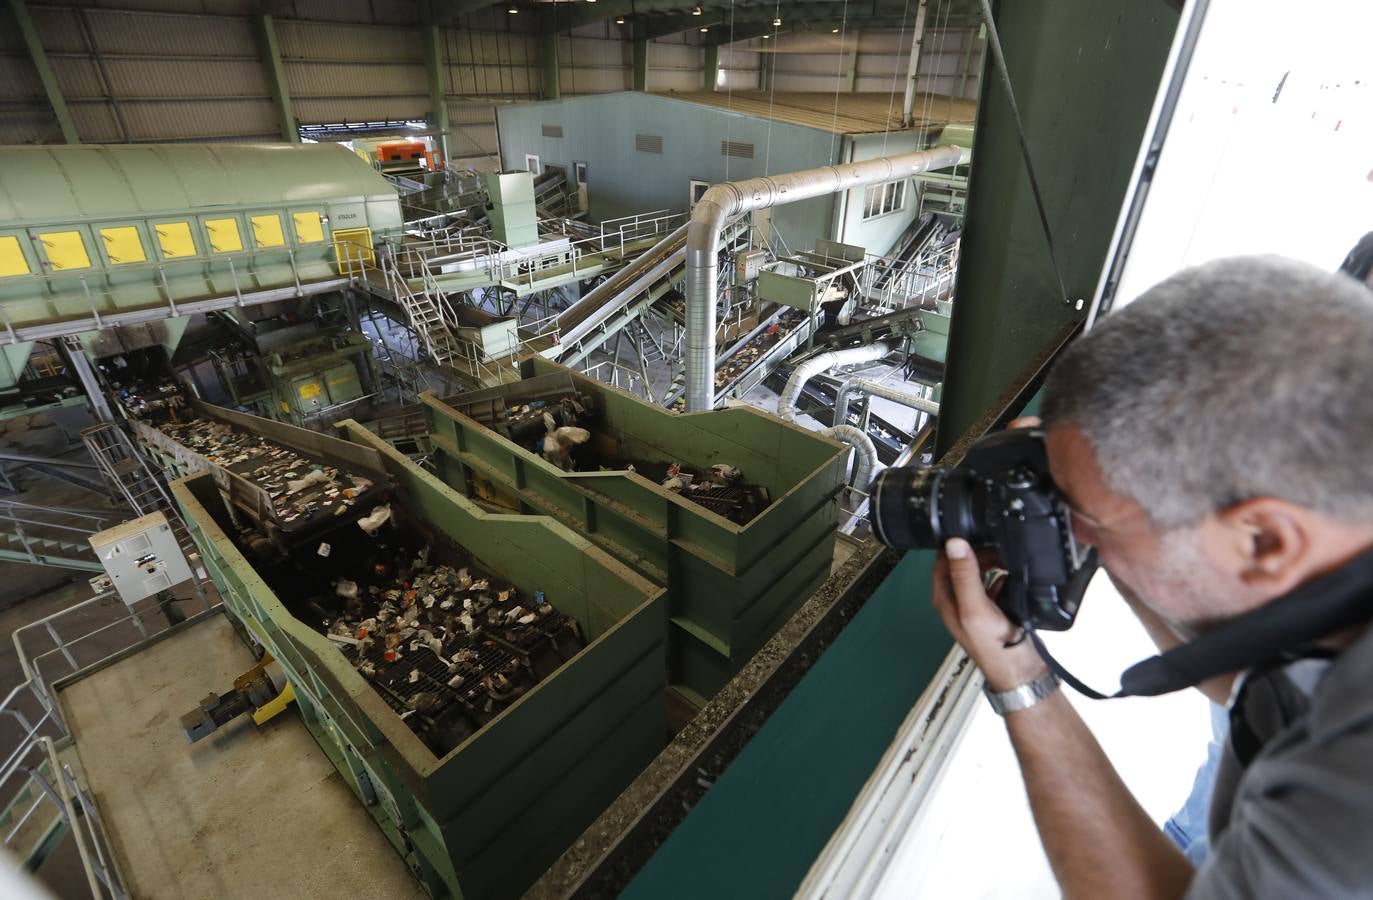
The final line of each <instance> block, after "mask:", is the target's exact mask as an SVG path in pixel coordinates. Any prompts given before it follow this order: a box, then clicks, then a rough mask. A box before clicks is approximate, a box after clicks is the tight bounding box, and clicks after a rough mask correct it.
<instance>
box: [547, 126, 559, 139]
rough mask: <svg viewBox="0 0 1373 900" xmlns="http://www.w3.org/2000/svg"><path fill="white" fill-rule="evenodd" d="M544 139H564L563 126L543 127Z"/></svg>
mask: <svg viewBox="0 0 1373 900" xmlns="http://www.w3.org/2000/svg"><path fill="white" fill-rule="evenodd" d="M543 136H544V137H562V136H563V127H562V126H561V125H545V126H544V127H543Z"/></svg>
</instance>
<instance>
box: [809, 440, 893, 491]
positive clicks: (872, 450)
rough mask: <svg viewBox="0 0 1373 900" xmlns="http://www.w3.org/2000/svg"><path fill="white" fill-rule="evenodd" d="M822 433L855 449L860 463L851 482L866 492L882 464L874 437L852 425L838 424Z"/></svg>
mask: <svg viewBox="0 0 1373 900" xmlns="http://www.w3.org/2000/svg"><path fill="white" fill-rule="evenodd" d="M820 433H821V434H823V435H824V436H825V437H830V438H834V439H835V440H836V441H842V442H844V443H845V444H848V445H849V446H850V447H852V448H853V449H854V455H855V456H856V457H857V461H858V464H857V466H856V467H855V468H854V470H853V481H851V482H849V483H850V484H851V485H853V486H854V487H856V488H857V489H858V490H860V491H863V492H864V493H866V492H867V490H868V488H869V487H870V486H871V485H872V473H873V472H876V471H877V468H878V466H880V465H881V463H880V462H879V460H878V459H877V446H876V445H875V444H873V442H872V438H870V437H868V436H867V434H865V433H864V432H863V429H861V428H855V427H853V426H852V425H836V426H834V427H833V428H826V429H825V430H824V431H822V432H820Z"/></svg>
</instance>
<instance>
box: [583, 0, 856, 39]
mask: <svg viewBox="0 0 1373 900" xmlns="http://www.w3.org/2000/svg"><path fill="white" fill-rule="evenodd" d="M587 2H588V3H589V2H591V0H587ZM838 33H839V29H838V28H831V29H830V34H838Z"/></svg>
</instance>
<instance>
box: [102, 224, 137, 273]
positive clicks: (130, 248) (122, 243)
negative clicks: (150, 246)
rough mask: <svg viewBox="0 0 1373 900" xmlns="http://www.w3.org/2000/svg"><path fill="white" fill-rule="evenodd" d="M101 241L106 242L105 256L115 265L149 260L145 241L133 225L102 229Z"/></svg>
mask: <svg viewBox="0 0 1373 900" xmlns="http://www.w3.org/2000/svg"><path fill="white" fill-rule="evenodd" d="M100 239H101V240H102V241H104V242H105V255H106V256H107V257H109V259H110V262H112V263H114V264H115V265H122V264H124V263H140V262H147V260H148V254H147V253H146V252H144V250H143V239H142V238H141V237H139V235H138V229H137V228H135V227H134V226H132V225H121V226H119V227H117V228H102V229H100Z"/></svg>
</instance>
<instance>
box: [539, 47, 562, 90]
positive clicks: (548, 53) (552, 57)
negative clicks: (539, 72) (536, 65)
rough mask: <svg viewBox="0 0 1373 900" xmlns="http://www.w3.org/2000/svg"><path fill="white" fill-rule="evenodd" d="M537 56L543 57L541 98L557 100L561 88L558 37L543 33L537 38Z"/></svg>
mask: <svg viewBox="0 0 1373 900" xmlns="http://www.w3.org/2000/svg"><path fill="white" fill-rule="evenodd" d="M539 55H540V56H541V57H543V98H544V99H545V100H557V99H558V98H559V97H561V96H562V95H563V94H562V88H561V86H560V85H559V84H558V35H557V34H555V33H553V32H545V33H544V34H543V35H541V36H540V38H539Z"/></svg>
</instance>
